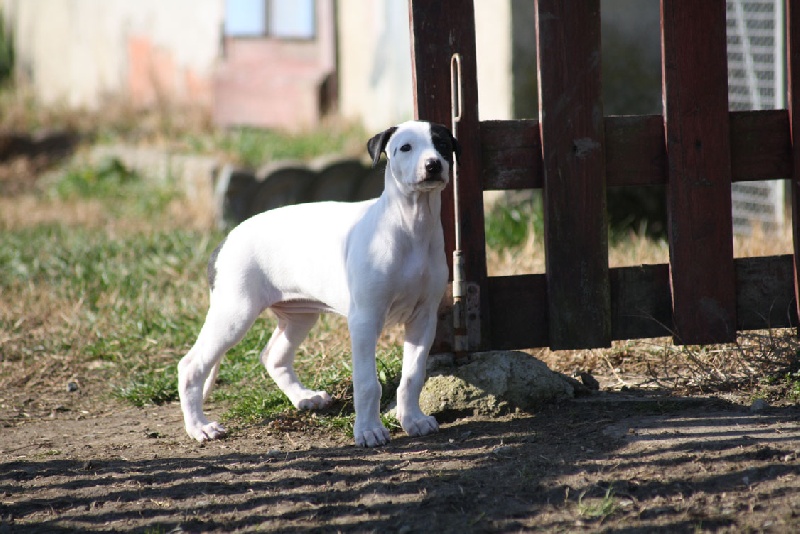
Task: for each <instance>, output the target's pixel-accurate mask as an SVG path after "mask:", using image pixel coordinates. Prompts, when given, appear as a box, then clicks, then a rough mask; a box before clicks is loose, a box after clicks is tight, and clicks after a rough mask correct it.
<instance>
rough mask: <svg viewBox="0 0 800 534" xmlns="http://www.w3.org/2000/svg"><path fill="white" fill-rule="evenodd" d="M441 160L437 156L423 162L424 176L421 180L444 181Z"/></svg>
mask: <svg viewBox="0 0 800 534" xmlns="http://www.w3.org/2000/svg"><path fill="white" fill-rule="evenodd" d="M442 171H443V169H442V162H441V160H439V159H437V158H431V159H429V160H428V161H426V162H425V178H424V179H423V182H434V183H435V182H444V181H445V177H444V173H443V172H442Z"/></svg>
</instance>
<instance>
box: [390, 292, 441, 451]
mask: <svg viewBox="0 0 800 534" xmlns="http://www.w3.org/2000/svg"><path fill="white" fill-rule="evenodd" d="M435 335H436V308H432V309H431V311H430V313H427V314H425V313H420V314H418V315H417V316H416V317H415V318H414V319H413V320H412V321H411V322H409V323H407V324H406V337H405V342H404V344H403V375H402V378H401V380H400V386H399V387H398V388H397V419H398V421H400V426H401V427H403V430H405V431H406V433H407V434H408V435H409V436H424V435H426V434H430V433H432V432H436V431H437V430H439V424H438V423H437V422H436V418H434V417H433V416H430V415H425V414H424V413H423V412H422V410H421V409H420V407H419V394H420V392H421V391H422V386H423V384H424V383H425V367H426V362H427V360H428V351H430V348H431V345H432V344H433V338H434V336H435Z"/></svg>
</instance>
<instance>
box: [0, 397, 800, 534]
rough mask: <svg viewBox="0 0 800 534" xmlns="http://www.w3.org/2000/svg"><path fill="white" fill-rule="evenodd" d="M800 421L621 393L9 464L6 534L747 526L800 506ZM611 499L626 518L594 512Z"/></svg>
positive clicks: (2, 473)
mask: <svg viewBox="0 0 800 534" xmlns="http://www.w3.org/2000/svg"><path fill="white" fill-rule="evenodd" d="M798 419H799V417H798V409H797V408H784V409H777V408H775V409H771V410H769V411H767V412H766V413H757V414H754V413H750V412H749V411H747V410H745V409H742V408H741V407H738V406H735V405H732V404H730V403H725V402H721V401H714V402H705V401H702V402H701V401H697V402H695V403H693V404H692V403H681V402H674V401H673V400H670V399H669V398H666V399H665V398H663V397H658V398H652V399H648V400H646V401H645V402H639V403H631V402H630V401H629V400H627V399H626V398H624V397H623V396H619V397H617V396H614V395H612V396H611V397H610V398H608V399H606V400H604V401H603V402H586V401H582V402H565V403H562V404H559V405H553V406H550V407H548V408H546V409H544V410H543V411H541V412H539V413H537V414H535V415H527V414H519V415H517V416H511V417H506V418H502V419H499V420H491V419H476V418H468V419H463V420H460V421H457V422H455V423H453V424H451V425H447V426H445V427H444V428H443V430H442V432H440V433H439V434H437V435H435V436H432V437H427V438H407V437H400V436H397V437H395V440H394V441H393V442H392V444H390V445H389V446H387V447H385V448H382V449H378V450H363V449H357V448H355V447H351V446H340V447H332V448H328V447H323V448H310V449H308V450H298V451H292V452H280V453H277V452H275V451H268V450H259V449H257V448H256V447H251V446H248V447H244V448H243V447H239V448H240V451H239V452H231V453H224V454H220V455H216V454H214V453H213V451H210V450H206V451H201V450H200V449H197V450H196V451H195V453H192V452H191V451H190V453H189V454H186V453H183V454H176V453H175V447H174V446H173V447H171V448H170V447H158V446H157V447H155V449H154V451H153V452H157V454H158V457H157V458H155V459H146V460H145V459H141V460H138V459H137V460H125V459H122V458H119V457H117V458H108V457H106V459H98V460H95V459H92V460H86V459H84V458H71V459H69V458H68V459H63V458H59V459H55V458H51V459H48V458H43V459H22V460H19V461H13V462H9V463H6V464H5V465H3V466H2V469H0V495H2V496H3V499H2V501H3V502H2V504H1V505H0V531H13V532H22V531H36V532H59V531H72V530H74V529H81V530H108V529H111V530H148V531H151V532H152V531H160V532H170V531H187V532H195V531H212V530H225V531H228V530H238V529H242V530H248V529H265V530H287V529H288V530H299V531H302V530H314V531H349V530H358V531H373V530H380V531H384V530H386V531H405V532H416V531H428V530H432V529H434V530H436V531H441V532H455V531H466V532H470V531H475V530H518V529H527V528H533V527H536V528H539V529H545V530H547V529H551V528H553V529H565V528H566V529H571V528H575V526H576V525H587V524H588V525H591V524H592V523H593V522H594V523H596V524H597V525H598V526H599V525H600V524H601V523H602V524H603V525H604V526H605V528H609V529H612V530H616V531H620V532H625V531H631V532H635V531H640V530H641V529H647V530H649V531H658V530H668V531H680V530H690V529H693V528H694V527H695V526H698V525H700V524H702V526H703V527H705V528H713V527H714V526H715V525H716V526H718V527H724V526H733V525H736V524H737V521H739V520H741V516H740V515H737V514H735V513H733V512H737V511H741V507H742V506H747V503H748V502H750V501H752V500H753V499H754V498H755V499H756V501H757V502H758V504H757V506H760V507H761V510H762V511H763V512H764V513H766V514H772V513H774V512H776V511H780V510H777V509H775V510H773V509H771V507H772V508H774V507H775V506H779V503H781V502H787V501H791V500H794V502H797V499H798V498H800V485H799V484H798V481H797V477H796V461H797V456H796V454H797V452H796V451H797V450H798V444H800V427H799V426H798ZM236 440H237V438H232V439H231V442H232V443H233V442H235V441H236ZM297 440H298V441H300V440H302V436H301V435H298V436H297ZM250 444H251V445H252V442H251V443H250ZM242 449H247V450H242ZM169 450H172V454H171V455H170V454H163V453H164V452H165V451H169ZM197 451H200V454H196V453H197ZM792 454H794V456H792ZM609 495H610V500H611V503H612V504H613V509H612V510H610V511H609V512H608V513H607V514H606V513H598V512H593V511H592V509H591V508H590V507H589V504H588V503H591V502H595V501H597V502H602V500H603V498H604V496H605V497H608V496H609ZM748 499H750V501H748ZM773 505H774V506H773ZM726 506H728V508H726ZM749 506H750V512H751V514H750V516H751V518H750V520H752V511H753V503H752V502H750V505H749ZM756 510H758V508H757V507H756ZM576 522H577V523H576ZM9 529H10V530H9Z"/></svg>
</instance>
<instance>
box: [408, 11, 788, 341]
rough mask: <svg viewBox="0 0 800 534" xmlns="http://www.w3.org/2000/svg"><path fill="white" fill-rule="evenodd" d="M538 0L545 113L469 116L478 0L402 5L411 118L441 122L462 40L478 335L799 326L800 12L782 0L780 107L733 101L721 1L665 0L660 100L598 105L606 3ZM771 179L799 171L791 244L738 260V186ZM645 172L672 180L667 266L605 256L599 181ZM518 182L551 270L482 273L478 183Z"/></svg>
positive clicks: (494, 186) (619, 182) (713, 333)
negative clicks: (638, 110)
mask: <svg viewBox="0 0 800 534" xmlns="http://www.w3.org/2000/svg"><path fill="white" fill-rule="evenodd" d="M535 1H536V6H535V7H536V9H535V11H536V15H537V16H536V18H537V20H536V21H531V22H532V28H533V27H534V23H535V29H536V35H537V46H538V48H537V50H538V54H539V58H538V59H539V65H538V69H539V71H538V80H539V98H540V108H541V109H542V112H541V114H540V117H541V118H542V120H541V121H540V120H534V119H529V120H503V121H480V120H478V115H477V107H478V106H477V102H478V94H477V75H476V71H475V30H474V12H473V5H472V1H471V0H441V1H440V2H426V1H423V0H411V5H410V10H411V16H410V21H411V27H412V58H413V61H412V68H413V72H414V84H415V86H414V89H415V105H416V107H415V110H416V116H417V117H418V118H420V119H427V120H435V121H437V122H443V123H448V122H449V111H450V100H449V99H450V94H449V86H450V80H449V71H448V69H447V68H446V65H447V64H448V61H449V57H450V56H451V55H452V54H453V53H456V52H457V53H459V54H461V56H462V58H463V61H464V64H465V68H464V72H463V73H462V84H463V91H464V95H465V96H466V100H465V106H464V109H465V111H466V113H464V117H465V118H466V124H465V122H463V121H462V122H461V123H459V137H460V138H461V139H463V141H462V145H465V146H466V150H464V151H463V153H462V161H461V166H460V174H459V177H460V183H461V184H462V185H461V188H462V189H461V191H462V192H461V193H460V199H461V200H462V202H463V205H462V206H461V210H460V211H461V212H462V213H466V214H467V215H466V220H465V221H462V223H465V230H463V235H464V236H465V237H466V239H465V241H466V242H465V243H463V244H462V249H463V250H464V252H465V254H466V256H467V257H468V258H469V260H468V268H467V270H468V275H467V276H468V278H469V281H470V282H472V283H473V284H474V285H475V286H476V287H479V289H480V296H481V301H480V307H479V313H478V314H479V315H480V317H479V321H480V323H481V332H482V337H481V340H480V343H477V344H475V346H472V347H471V349H519V348H530V347H544V346H549V347H551V348H554V349H567V348H576V349H577V348H593V347H602V346H607V345H608V344H609V343H610V342H611V341H612V340H624V339H637V338H649V337H660V336H673V339H674V340H675V342H676V343H682V344H708V343H717V342H729V341H733V340H735V338H736V333H737V332H738V331H743V330H754V329H767V328H785V327H792V328H797V327H798V307H797V300H798V299H797V288H798V281H797V279H798V272H800V255H798V250H800V216H798V208H800V182H798V174H800V173H799V172H798V171H799V170H800V141H798V139H800V135H798V134H797V132H798V131H800V89H798V88H800V63H799V62H800V9H797V8H795V9H792V3H793V2H792V0H787V1H786V3H785V5H786V39H787V43H786V47H787V48H786V61H787V83H788V95H789V97H788V99H787V102H788V106H787V107H788V109H787V110H770V111H734V112H731V111H729V110H728V96H727V63H726V62H727V56H726V32H725V24H726V20H725V0H713V1H712V0H708V1H703V2H686V1H680V0H662V1H661V26H662V28H661V29H662V35H661V37H662V74H663V89H662V90H663V94H662V97H663V101H664V112H663V114H662V115H645V116H605V117H604V116H603V113H602V99H601V96H600V74H599V72H600V64H601V58H600V15H599V3H600V0H535ZM441 21H447V23H446V25H447V26H450V27H448V28H443V27H442V26H441V24H442V22H441ZM434 27H435V31H433V30H432V28H434ZM774 179H785V180H790V182H791V184H792V195H791V203H792V207H793V223H792V224H793V232H794V240H795V242H794V253H793V254H787V255H782V256H771V257H757V258H734V257H733V236H732V215H731V184H732V183H734V182H751V181H761V180H774ZM653 185H662V186H664V188H665V190H666V192H667V199H668V200H667V207H668V220H667V225H668V232H669V244H670V260H669V263H668V264H659V265H641V266H632V267H620V268H609V267H608V263H607V261H608V260H607V256H608V244H607V233H606V232H607V213H606V205H605V195H606V189H607V188H618V187H638V186H653ZM520 189H541V190H542V192H543V195H542V197H543V205H544V219H545V236H544V239H545V249H546V252H545V254H546V272H545V273H544V274H528V275H519V276H494V277H489V276H487V274H486V264H485V242H484V229H483V221H484V215H483V209H482V200H483V192H484V191H491V190H499V191H502V190H520ZM452 201H453V200H452V195H450V196H449V197H448V196H445V198H444V202H445V204H447V203H448V202H449V203H450V207H449V208H446V209H445V210H443V225H444V227H445V233H446V234H448V235H450V234H452V232H453V221H452V220H451V218H452ZM445 211H446V213H445ZM447 247H448V255H449V252H451V251H452V247H451V245H450V241H448V244H447ZM442 310H443V311H442V314H441V321H440V333H439V335H438V337H437V347H436V348H437V349H438V350H448V349H450V348H452V344H451V341H450V339H449V337H450V329H449V328H448V326H447V325H446V324H445V323H446V321H447V320H448V311H449V307H448V305H447V301H445V303H444V305H443V308H442Z"/></svg>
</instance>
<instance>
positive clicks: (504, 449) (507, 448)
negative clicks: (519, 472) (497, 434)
mask: <svg viewBox="0 0 800 534" xmlns="http://www.w3.org/2000/svg"><path fill="white" fill-rule="evenodd" d="M512 450H514V448H513V447H512V446H511V445H500V446H498V447H495V448H494V449H492V454H496V455H498V456H503V455H505V454H509V453H510V452H511V451H512Z"/></svg>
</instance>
